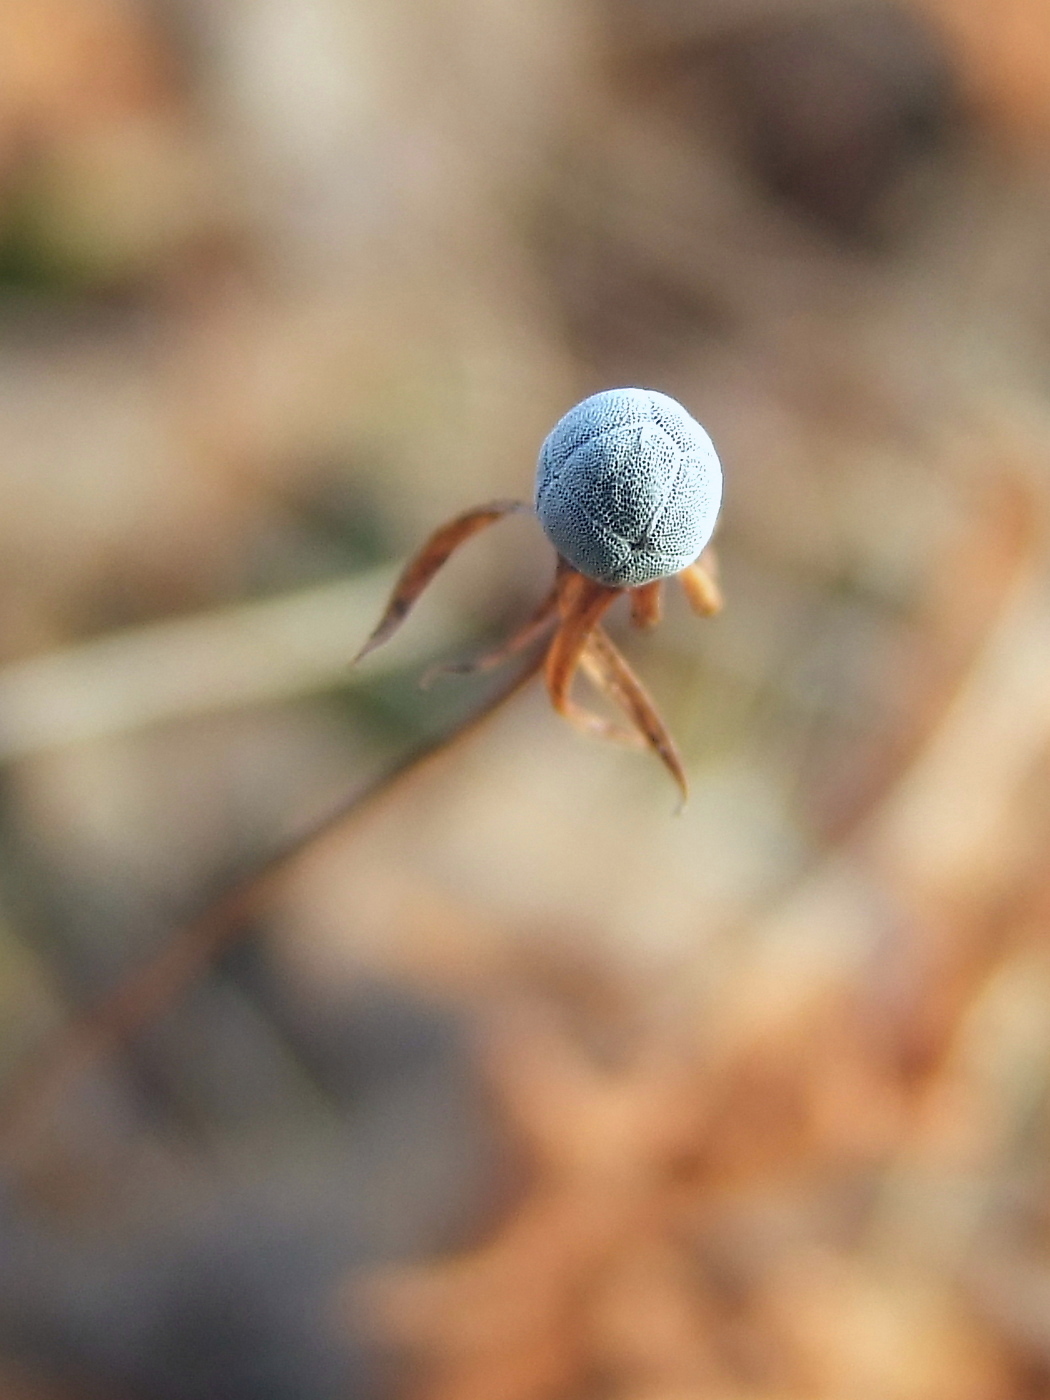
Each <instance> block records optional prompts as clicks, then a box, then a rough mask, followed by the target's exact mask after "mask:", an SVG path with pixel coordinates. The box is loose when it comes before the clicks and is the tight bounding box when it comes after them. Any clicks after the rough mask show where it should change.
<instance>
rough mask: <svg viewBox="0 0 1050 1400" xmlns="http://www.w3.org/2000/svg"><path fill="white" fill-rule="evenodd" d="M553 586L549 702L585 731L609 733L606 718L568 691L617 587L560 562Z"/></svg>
mask: <svg viewBox="0 0 1050 1400" xmlns="http://www.w3.org/2000/svg"><path fill="white" fill-rule="evenodd" d="M556 590H557V594H558V611H559V613H560V615H561V626H560V627H559V628H558V630H557V632H555V634H554V640H553V641H552V642H551V646H550V650H549V651H548V652H547V660H546V663H545V665H544V676H545V679H546V682H547V692H548V694H549V695H550V699H551V704H552V705H553V706H554V708H555V710H556V711H557V712H558V714H559V715H561V716H562V718H563V719H567V720H568V721H569V722H570V724H574V725H576V727H577V728H579V729H582V730H583V731H584V732H585V733H588V734H598V735H601V736H603V737H609V729H610V727H611V726H610V725H609V722H608V721H607V720H604V719H602V718H601V717H600V716H599V715H592V714H591V713H590V712H589V711H587V710H582V709H580V707H579V706H578V705H576V704H575V703H574V702H573V700H572V698H571V695H570V691H571V689H572V682H573V678H574V676H575V675H576V671H577V670H578V668H579V665H580V661H581V659H582V657H583V652H584V648H585V647H586V645H587V639H588V637H589V636H590V635H591V633H592V632H593V631H594V629H595V627H597V625H598V623H599V622H600V621H601V618H602V615H603V614H604V613H605V612H606V611H607V610H608V609H609V608H610V607H611V606H612V604H613V603H614V602H615V601H616V599H617V598H618V597H619V595H620V589H618V588H606V587H605V585H604V584H601V583H595V582H594V581H593V580H592V579H589V578H585V577H584V575H583V574H580V573H577V572H576V570H575V569H571V568H568V567H567V566H562V567H561V568H559V572H558V582H557V585H556Z"/></svg>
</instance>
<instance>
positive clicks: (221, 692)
mask: <svg viewBox="0 0 1050 1400" xmlns="http://www.w3.org/2000/svg"><path fill="white" fill-rule="evenodd" d="M392 581H393V575H392V572H391V571H390V570H387V569H383V570H377V571H375V572H374V573H369V574H366V575H362V576H360V577H358V578H352V579H347V580H345V581H341V582H339V583H332V584H325V585H324V586H323V587H320V588H313V589H308V590H305V591H303V592H301V593H296V594H292V595H290V596H287V597H283V598H274V599H268V600H266V601H265V602H253V603H245V604H241V605H240V606H236V607H226V608H222V609H218V610H216V611H215V612H211V613H205V614H202V615H199V616H197V617H188V618H180V619H178V620H177V621H174V622H160V623H154V624H152V625H149V626H145V627H137V628H134V629H130V630H128V631H126V632H119V633H113V634H110V635H108V636H105V637H102V638H100V639H99V640H98V641H93V642H85V643H82V644H80V645H79V646H75V647H69V648H67V649H65V650H63V651H57V652H50V653H47V654H46V655H44V656H41V657H35V658H33V659H31V660H28V661H20V662H16V663H13V664H11V665H9V666H6V667H4V668H2V669H0V760H10V759H15V758H22V757H25V756H26V755H28V754H32V753H39V752H41V751H43V750H47V749H52V748H56V747H58V746H60V745H63V744H73V743H83V742H85V741H87V740H91V739H98V738H102V737H104V736H106V735H112V734H122V733H127V732H129V731H131V730H135V729H140V728H142V727H143V726H144V725H149V724H157V723H161V722H163V721H170V720H178V719H183V718H188V717H189V716H192V715H199V714H206V713H210V712H214V711H217V710H226V709H232V708H236V707H238V706H246V705H260V704H266V703H269V702H272V701H275V700H283V699H287V698H289V697H292V696H299V695H309V694H315V693H317V692H320V691H324V690H331V689H335V688H337V687H338V688H342V687H345V686H348V685H353V684H355V683H356V680H357V678H356V677H355V676H353V675H352V674H350V673H349V672H348V666H349V658H350V657H351V656H352V655H353V646H354V641H355V637H356V636H359V635H360V633H361V630H362V629H363V628H364V627H365V626H366V625H367V621H368V620H370V619H371V618H372V617H373V616H374V615H375V613H376V612H377V611H378V610H379V608H380V607H382V605H383V601H384V600H385V598H386V596H387V594H388V592H389V590H390V587H391V584H392ZM452 637H453V624H452V621H451V618H450V617H449V615H448V613H447V612H442V611H441V610H440V607H439V606H437V607H435V611H434V613H432V615H431V623H430V630H429V635H428V636H427V637H425V638H424V637H422V636H419V637H417V638H415V639H413V640H410V641H409V642H408V643H406V647H405V649H404V650H402V651H400V652H398V653H394V654H391V655H389V656H388V657H386V658H383V659H381V660H379V661H377V662H375V663H373V666H372V667H370V669H369V674H375V673H376V672H377V671H383V670H389V669H391V668H392V667H395V666H398V667H400V666H402V665H404V664H405V662H406V659H407V660H409V661H412V660H416V659H420V658H422V657H425V656H427V655H429V654H431V651H432V649H433V648H434V647H435V646H441V645H446V644H449V643H450V642H451V640H452Z"/></svg>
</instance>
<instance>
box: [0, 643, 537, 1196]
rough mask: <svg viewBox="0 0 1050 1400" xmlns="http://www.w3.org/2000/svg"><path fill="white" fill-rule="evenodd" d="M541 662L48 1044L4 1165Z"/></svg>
mask: <svg viewBox="0 0 1050 1400" xmlns="http://www.w3.org/2000/svg"><path fill="white" fill-rule="evenodd" d="M542 665H543V654H542V652H541V653H540V654H539V655H538V656H536V657H533V658H531V659H530V660H529V662H528V663H527V664H526V665H525V666H523V667H522V668H521V669H520V670H519V671H518V672H517V673H516V674H515V675H514V677H513V678H512V679H511V680H510V682H509V683H508V684H506V685H504V686H503V687H501V688H500V689H499V690H498V691H496V693H495V694H494V695H492V696H490V697H489V698H488V699H487V700H485V701H484V702H483V703H482V704H481V705H480V706H479V707H478V708H477V709H476V710H473V711H472V712H470V713H469V714H468V715H466V717H465V718H464V719H462V720H460V721H459V722H458V723H457V724H455V725H454V726H453V727H452V728H451V729H449V730H447V731H445V732H444V733H442V734H440V735H438V736H437V737H436V738H433V739H428V740H426V741H425V742H423V743H422V744H420V745H419V746H418V747H417V748H416V749H414V750H412V751H411V752H410V753H409V754H408V755H407V756H406V757H405V758H404V759H402V760H401V761H400V762H399V763H397V764H395V765H394V767H392V768H391V769H389V770H388V771H387V772H385V773H383V774H381V775H380V776H379V777H378V778H376V779H375V780H374V781H373V782H371V783H369V784H368V785H366V786H365V787H363V788H362V789H360V790H359V791H358V792H355V793H353V794H352V795H351V796H349V797H348V798H346V799H345V800H344V801H342V802H341V803H340V804H339V805H338V806H337V807H336V808H335V809H334V810H333V811H331V812H329V813H328V814H327V815H325V816H324V817H322V818H321V819H320V820H318V821H317V822H316V823H315V824H314V825H313V826H312V827H310V828H308V829H307V830H306V831H304V832H300V833H299V834H297V835H296V836H294V837H292V838H290V839H289V840H288V841H287V842H286V843H285V844H284V845H283V846H281V847H279V848H278V849H277V850H276V851H274V852H273V853H272V854H271V855H270V856H268V857H267V858H266V859H265V860H264V861H263V862H262V863H261V864H260V865H258V866H257V867H256V868H255V869H254V870H252V871H250V872H249V873H248V874H247V875H245V876H243V877H242V878H240V879H239V880H237V881H235V882H234V883H233V884H232V885H231V886H229V887H228V888H227V889H226V890H224V891H223V892H222V893H221V894H219V895H218V897H217V898H215V899H214V900H212V901H211V902H210V903H209V904H208V905H207V906H206V907H205V908H204V909H203V910H202V911H201V912H200V913H199V914H198V915H197V916H196V917H195V918H193V919H191V920H190V921H189V922H188V923H186V924H183V925H182V926H181V927H179V928H177V929H176V930H175V931H174V932H173V933H172V934H171V935H170V937H169V938H168V939H167V940H166V942H165V943H164V945H163V947H162V948H161V950H160V952H159V953H157V954H156V955H155V956H154V957H152V958H151V959H149V961H147V962H146V963H145V964H144V966H142V967H140V968H138V969H136V970H135V971H133V972H131V973H130V974H129V975H128V976H127V977H125V978H124V979H123V981H121V982H120V983H118V985H117V986H116V987H115V988H114V990H113V991H112V992H110V993H109V994H108V995H107V996H105V997H103V998H102V999H101V1000H100V1001H99V1002H98V1003H97V1004H96V1005H95V1006H94V1007H92V1008H90V1009H89V1010H88V1011H86V1012H85V1013H83V1014H82V1015H79V1016H75V1017H74V1019H73V1020H72V1021H71V1022H70V1023H69V1024H68V1025H67V1026H65V1027H64V1028H63V1029H62V1030H61V1031H59V1032H58V1033H56V1034H55V1035H54V1036H52V1037H50V1038H49V1039H48V1040H47V1041H46V1042H45V1043H44V1045H43V1046H42V1047H41V1048H40V1050H39V1051H38V1052H37V1053H36V1054H35V1055H33V1056H31V1057H30V1058H29V1059H28V1060H27V1062H26V1063H25V1064H24V1065H23V1066H22V1067H21V1068H20V1069H19V1070H18V1071H17V1072H16V1074H15V1075H14V1076H13V1079H12V1081H11V1083H10V1085H9V1086H8V1089H7V1091H6V1093H5V1096H4V1101H3V1103H2V1104H0V1160H2V1161H3V1162H4V1163H5V1164H6V1165H7V1166H8V1167H9V1168H11V1167H14V1168H15V1169H17V1168H19V1167H22V1166H25V1165H26V1164H27V1162H28V1160H29V1159H30V1158H31V1156H32V1150H33V1146H34V1144H35V1143H36V1142H37V1141H38V1139H39V1136H40V1133H41V1132H42V1130H43V1129H44V1128H45V1127H46V1124H47V1121H48V1119H49V1117H50V1116H51V1114H52V1113H53V1112H54V1111H55V1109H56V1108H57V1107H58V1105H59V1103H60V1101H61V1098H62V1095H63V1094H64V1093H65V1092H66V1091H67V1090H68V1089H69V1088H70V1086H71V1085H72V1084H73V1083H74V1081H75V1080H76V1079H77V1077H78V1076H79V1075H80V1074H82V1073H84V1072H85V1070H87V1069H88V1068H89V1067H90V1066H91V1065H92V1064H93V1063H96V1062H98V1061H99V1060H101V1059H103V1058H104V1057H105V1056H107V1055H109V1054H112V1053H114V1052H116V1051H117V1050H119V1049H120V1047H121V1046H122V1045H124V1044H126V1043H127V1041H129V1040H130V1039H132V1038H133V1037H134V1036H135V1035H136V1034H138V1033H139V1032H140V1031H142V1030H143V1029H144V1028H145V1027H146V1026H148V1025H149V1024H150V1023H151V1022H152V1021H153V1020H154V1019H155V1018H156V1017H158V1016H160V1015H161V1014H163V1012H164V1011H165V1010H167V1008H168V1007H169V1006H170V1005H171V1003H172V1002H173V1001H174V1000H175V999H176V998H177V997H178V996H179V995H180V994H181V993H182V992H184V991H185V990H186V988H187V987H189V986H190V985H191V984H192V982H193V981H194V979H195V978H196V977H198V976H199V975H200V973H201V972H202V971H203V970H204V969H205V968H206V967H207V966H208V964H209V963H210V962H212V961H213V960H214V959H215V958H216V957H218V956H219V954H221V953H223V952H225V951H226V949H227V948H229V947H230V946H232V945H233V944H234V943H235V942H236V941H237V939H238V938H240V937H243V936H245V935H246V934H248V933H250V932H251V921H252V920H253V919H254V918H255V917H256V916H257V915H258V913H259V912H260V910H261V908H262V906H263V905H264V904H265V901H266V899H267V898H268V896H269V895H270V894H271V893H272V891H273V889H274V887H275V886H276V885H277V884H278V883H279V881H280V880H281V879H283V878H284V876H286V875H287V874H288V873H289V871H290V870H291V869H292V868H293V867H294V866H295V865H296V863H297V862H298V860H299V859H300V858H301V857H302V856H304V855H305V854H306V853H307V851H311V852H312V851H313V850H314V849H315V847H316V844H317V842H319V841H321V840H324V839H326V838H328V837H331V836H335V835H339V836H342V835H343V834H344V832H345V830H346V827H347V826H348V825H349V824H350V823H351V822H353V821H355V820H356V819H357V818H359V817H362V816H363V815H364V814H365V813H366V812H367V811H370V810H371V809H372V808H373V807H374V806H375V805H376V804H377V802H378V801H379V800H380V799H381V798H383V797H386V796H387V795H389V794H390V793H391V791H392V790H393V789H394V788H395V787H397V786H398V785H399V784H400V783H401V782H402V781H404V780H405V779H407V778H409V777H410V776H411V775H413V774H414V773H416V772H418V771H419V770H420V768H422V766H423V765H424V764H425V763H427V762H428V761H430V760H432V759H436V758H437V757H438V756H439V755H442V754H444V753H446V752H447V751H448V750H449V749H450V748H452V747H453V746H454V745H456V744H459V743H461V742H462V741H464V740H465V739H467V738H468V737H469V736H470V735H472V734H473V733H474V732H475V731H476V730H477V729H478V728H480V726H481V725H482V724H483V723H484V722H485V721H486V720H487V719H489V718H490V717H491V716H492V715H493V714H494V713H495V712H496V711H497V710H498V709H500V707H501V706H502V705H504V704H505V703H506V702H507V701H508V700H510V699H511V698H512V697H513V696H515V695H516V694H517V693H518V692H519V691H520V690H521V689H523V688H524V686H525V685H526V684H527V683H528V681H530V680H531V679H532V677H533V676H535V675H536V673H537V672H538V671H539V670H540V669H541V667H542Z"/></svg>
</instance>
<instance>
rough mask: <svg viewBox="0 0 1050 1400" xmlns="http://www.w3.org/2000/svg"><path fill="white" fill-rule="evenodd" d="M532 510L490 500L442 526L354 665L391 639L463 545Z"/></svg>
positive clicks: (407, 572) (411, 565) (412, 563)
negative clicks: (510, 517) (506, 518)
mask: <svg viewBox="0 0 1050 1400" xmlns="http://www.w3.org/2000/svg"><path fill="white" fill-rule="evenodd" d="M531 509H532V507H531V506H528V505H526V504H525V502H524V501H490V502H489V503H488V505H484V506H477V507H476V508H475V509H474V510H468V511H465V512H464V513H463V514H462V515H457V516H456V518H455V520H450V521H449V523H448V524H447V525H442V527H441V529H440V530H435V531H434V533H433V534H432V535H431V536H430V538H429V539H428V540H427V542H426V544H424V545H423V547H422V549H421V550H420V551H419V552H418V553H417V554H416V555H415V557H414V558H412V559H410V560H409V562H408V563H407V564H406V565H405V567H404V569H402V571H401V576H400V577H399V578H398V581H397V583H396V584H395V585H394V591H393V592H392V593H391V595H390V601H389V602H388V603H387V605H386V609H385V611H384V613H383V616H382V617H381V618H380V619H379V622H378V623H377V624H376V627H375V629H374V631H373V632H372V635H371V636H370V637H369V638H368V640H367V641H366V642H365V644H364V646H363V647H362V648H361V650H360V651H359V652H358V653H357V655H356V656H355V657H354V659H353V661H352V662H351V663H350V664H351V665H356V664H357V662H358V661H360V660H361V658H362V657H364V656H367V655H368V653H369V652H370V651H375V649H376V647H380V646H382V645H383V643H384V642H387V641H389V640H390V638H391V637H392V636H393V635H394V633H395V632H396V631H397V629H398V628H399V627H400V626H401V624H402V622H404V620H405V618H406V617H407V616H408V614H409V613H410V612H411V611H412V608H413V606H414V604H415V602H416V600H417V598H418V597H419V595H420V594H421V593H422V592H423V590H424V588H426V586H427V584H428V583H429V582H430V580H431V579H432V578H433V577H434V575H435V574H436V573H437V572H438V570H439V569H440V568H441V566H442V565H443V564H444V563H445V562H446V561H447V560H448V558H449V556H450V555H451V554H452V553H453V552H454V551H455V550H456V549H458V548H459V546H460V545H461V544H464V543H465V542H466V541H467V540H469V539H470V538H471V536H472V535H476V534H477V533H478V532H479V531H480V530H484V529H485V527H486V526H488V525H494V524H495V523H496V521H497V520H502V519H503V517H504V516H505V515H512V514H516V513H518V512H521V511H531Z"/></svg>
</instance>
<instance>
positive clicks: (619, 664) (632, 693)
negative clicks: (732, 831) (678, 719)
mask: <svg viewBox="0 0 1050 1400" xmlns="http://www.w3.org/2000/svg"><path fill="white" fill-rule="evenodd" d="M584 665H585V666H586V669H587V673H588V675H589V676H590V678H591V680H592V681H594V682H595V684H597V685H598V687H599V689H600V690H601V691H602V693H603V694H604V695H607V696H608V697H609V699H610V700H612V701H614V702H615V703H616V704H617V705H618V706H619V707H620V709H621V710H622V711H623V712H624V714H625V715H626V716H627V717H628V719H629V720H630V721H631V723H632V724H633V725H634V726H635V729H636V730H637V732H638V734H640V735H641V737H642V739H643V740H644V741H645V743H646V744H647V745H648V747H649V748H650V749H651V750H652V751H653V753H654V754H656V756H657V758H659V760H660V762H661V763H662V764H663V765H664V767H665V768H666V769H667V771H668V772H669V773H670V775H671V777H672V778H673V779H674V781H675V783H676V784H677V786H678V790H679V792H680V793H681V794H682V806H683V807H684V806H685V803H686V801H687V800H688V798H689V786H688V783H687V781H686V776H685V768H684V766H683V764H682V756H681V754H680V753H679V752H678V747H677V745H676V744H675V741H674V739H672V737H671V733H670V730H669V729H668V728H667V726H666V724H664V722H663V720H662V719H661V718H660V713H659V711H658V710H657V708H656V706H655V705H654V704H653V701H652V699H651V698H650V696H649V693H648V692H647V691H646V689H645V687H644V686H643V685H642V683H641V681H640V680H639V679H638V677H637V676H636V675H635V674H634V672H633V671H632V670H631V668H630V666H629V665H628V664H627V660H626V658H625V657H624V656H623V655H622V654H621V652H620V651H619V650H618V649H617V648H616V647H615V646H614V645H613V643H612V642H611V641H610V639H609V637H608V635H607V634H606V633H605V631H604V630H603V629H602V628H601V627H596V628H595V629H594V631H593V632H592V633H591V635H590V636H589V637H588V639H587V645H586V651H585V656H584Z"/></svg>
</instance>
